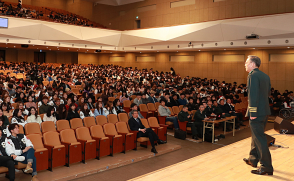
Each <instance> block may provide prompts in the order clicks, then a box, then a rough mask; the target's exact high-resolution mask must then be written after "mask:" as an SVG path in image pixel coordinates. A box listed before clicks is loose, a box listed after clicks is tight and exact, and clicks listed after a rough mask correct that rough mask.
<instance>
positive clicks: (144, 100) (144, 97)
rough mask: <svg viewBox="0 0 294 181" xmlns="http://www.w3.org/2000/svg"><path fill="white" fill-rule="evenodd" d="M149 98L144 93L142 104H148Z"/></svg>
mask: <svg viewBox="0 0 294 181" xmlns="http://www.w3.org/2000/svg"><path fill="white" fill-rule="evenodd" d="M148 103H149V99H148V98H147V97H146V94H142V104H148Z"/></svg>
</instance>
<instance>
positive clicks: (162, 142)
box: [157, 140, 166, 145]
mask: <svg viewBox="0 0 294 181" xmlns="http://www.w3.org/2000/svg"><path fill="white" fill-rule="evenodd" d="M157 143H158V144H159V145H161V144H165V143H166V141H162V140H158V141H157Z"/></svg>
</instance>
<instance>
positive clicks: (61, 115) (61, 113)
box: [56, 104, 67, 120]
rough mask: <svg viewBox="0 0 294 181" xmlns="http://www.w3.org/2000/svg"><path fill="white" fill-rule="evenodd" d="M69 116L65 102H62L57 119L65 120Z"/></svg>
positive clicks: (57, 112)
mask: <svg viewBox="0 0 294 181" xmlns="http://www.w3.org/2000/svg"><path fill="white" fill-rule="evenodd" d="M66 118H67V110H66V107H65V105H64V104H60V105H59V106H58V108H57V111H56V119H57V120H64V119H66Z"/></svg>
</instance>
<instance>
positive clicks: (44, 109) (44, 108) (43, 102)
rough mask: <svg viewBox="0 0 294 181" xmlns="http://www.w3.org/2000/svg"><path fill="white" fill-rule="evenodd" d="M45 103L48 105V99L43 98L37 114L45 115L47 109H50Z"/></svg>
mask: <svg viewBox="0 0 294 181" xmlns="http://www.w3.org/2000/svg"><path fill="white" fill-rule="evenodd" d="M47 103H48V97H47V96H43V98H42V105H41V106H40V107H39V114H45V113H46V112H47V111H48V108H49V107H50V105H48V104H47Z"/></svg>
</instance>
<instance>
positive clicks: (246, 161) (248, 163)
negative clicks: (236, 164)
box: [243, 158, 257, 168]
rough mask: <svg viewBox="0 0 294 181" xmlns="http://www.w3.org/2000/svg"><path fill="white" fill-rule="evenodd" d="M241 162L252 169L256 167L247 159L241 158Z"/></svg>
mask: <svg viewBox="0 0 294 181" xmlns="http://www.w3.org/2000/svg"><path fill="white" fill-rule="evenodd" d="M243 161H244V162H245V163H246V164H247V165H250V166H252V167H254V168H256V167H257V165H253V164H252V163H251V162H250V161H249V159H248V158H243Z"/></svg>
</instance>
